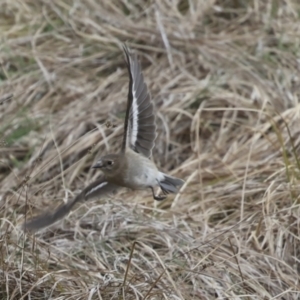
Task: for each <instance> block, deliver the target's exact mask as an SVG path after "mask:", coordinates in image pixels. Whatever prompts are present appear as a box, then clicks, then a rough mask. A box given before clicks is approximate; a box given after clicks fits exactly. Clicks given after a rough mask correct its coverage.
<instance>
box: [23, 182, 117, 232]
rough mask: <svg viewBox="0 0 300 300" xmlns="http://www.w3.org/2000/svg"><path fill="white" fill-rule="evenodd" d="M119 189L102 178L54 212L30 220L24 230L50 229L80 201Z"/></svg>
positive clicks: (25, 224)
mask: <svg viewBox="0 0 300 300" xmlns="http://www.w3.org/2000/svg"><path fill="white" fill-rule="evenodd" d="M117 188H118V186H117V185H115V184H112V183H110V182H107V181H106V180H105V178H104V176H102V177H101V178H99V179H98V180H96V181H94V182H93V183H91V184H90V185H88V186H87V187H86V188H85V189H84V190H83V191H82V192H81V193H80V194H79V195H77V196H76V197H75V198H74V199H72V200H70V201H69V202H67V203H64V204H61V205H60V206H59V207H58V208H57V209H55V210H54V211H52V212H46V213H44V214H41V215H39V216H36V217H34V218H32V219H31V220H28V221H27V222H25V223H24V224H23V229H24V230H28V231H37V230H40V229H42V228H45V227H48V226H50V225H52V224H53V223H55V222H57V221H59V220H60V219H62V218H63V217H65V216H66V215H67V214H68V213H69V212H70V211H71V209H72V208H73V206H74V205H75V204H76V203H77V202H79V201H87V200H90V199H92V198H95V197H101V196H103V195H105V194H108V193H112V192H114V191H115V190H116V189H117Z"/></svg>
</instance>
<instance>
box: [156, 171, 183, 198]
mask: <svg viewBox="0 0 300 300" xmlns="http://www.w3.org/2000/svg"><path fill="white" fill-rule="evenodd" d="M161 174H162V175H163V178H162V180H160V181H159V182H158V184H159V186H160V188H161V190H162V191H163V192H164V193H165V194H169V193H173V194H176V193H178V190H179V189H180V188H181V186H182V185H183V184H184V181H183V180H182V179H179V178H176V177H172V176H169V175H166V174H163V173H161Z"/></svg>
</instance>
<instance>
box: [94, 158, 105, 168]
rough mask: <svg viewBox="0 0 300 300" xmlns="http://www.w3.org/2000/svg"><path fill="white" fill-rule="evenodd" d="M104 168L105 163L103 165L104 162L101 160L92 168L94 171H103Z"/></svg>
mask: <svg viewBox="0 0 300 300" xmlns="http://www.w3.org/2000/svg"><path fill="white" fill-rule="evenodd" d="M102 167H103V163H102V160H99V161H97V162H96V163H95V164H94V165H93V166H92V168H93V169H98V168H99V169H101V168H102Z"/></svg>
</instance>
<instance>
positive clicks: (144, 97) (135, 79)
mask: <svg viewBox="0 0 300 300" xmlns="http://www.w3.org/2000/svg"><path fill="white" fill-rule="evenodd" d="M123 48H124V53H125V58H126V63H127V69H128V74H129V89H128V100H127V109H126V116H125V122H124V134H123V141H122V147H121V151H120V152H119V153H116V154H108V155H105V156H103V157H101V158H100V159H99V160H98V161H97V162H96V164H95V165H94V166H92V168H99V169H100V170H101V171H102V172H103V174H102V175H101V176H100V178H99V179H98V180H96V181H95V182H93V183H91V184H90V185H88V186H87V187H86V188H85V189H84V190H83V191H82V192H81V193H80V194H79V195H77V196H76V197H75V198H74V199H72V200H71V201H69V202H67V203H66V204H65V203H64V204H62V205H60V206H59V207H58V208H57V209H56V210H54V212H47V213H44V214H42V215H40V216H37V217H34V218H33V219H31V220H29V221H27V222H25V223H24V225H23V228H24V229H26V230H29V231H37V230H39V229H42V228H45V227H48V226H50V225H52V224H53V223H55V222H56V221H58V220H60V219H61V218H63V217H64V216H65V215H67V214H68V213H69V212H70V210H71V209H72V207H73V206H74V205H75V204H76V203H77V202H79V201H83V200H85V201H87V200H89V199H91V198H95V197H99V196H102V195H104V194H107V193H111V192H114V191H115V190H117V189H118V188H119V187H127V188H131V189H134V190H142V189H147V188H148V189H151V191H152V194H153V198H154V199H155V200H157V201H161V200H163V199H165V198H166V196H165V195H155V193H154V188H155V187H160V188H161V190H162V191H163V193H164V194H168V193H177V192H178V190H179V189H180V187H181V186H182V185H183V183H184V181H183V180H181V179H178V178H175V177H172V176H169V175H167V174H165V173H162V172H160V171H159V170H158V169H157V167H156V166H155V164H154V163H153V162H152V161H151V159H150V158H151V155H152V149H153V147H154V141H155V138H156V124H155V115H154V108H153V103H152V102H151V98H150V94H149V92H148V90H147V86H146V84H145V82H144V77H143V74H142V70H141V66H140V63H139V61H138V60H137V56H136V55H133V54H131V53H130V52H129V50H128V48H127V47H126V46H125V45H124V46H123Z"/></svg>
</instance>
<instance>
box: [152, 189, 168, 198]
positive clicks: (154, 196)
mask: <svg viewBox="0 0 300 300" xmlns="http://www.w3.org/2000/svg"><path fill="white" fill-rule="evenodd" d="M150 189H151V191H152V195H153V199H154V200H157V201H162V200H165V199H166V198H167V196H159V195H157V196H156V195H155V193H154V189H153V187H152V186H150Z"/></svg>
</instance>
